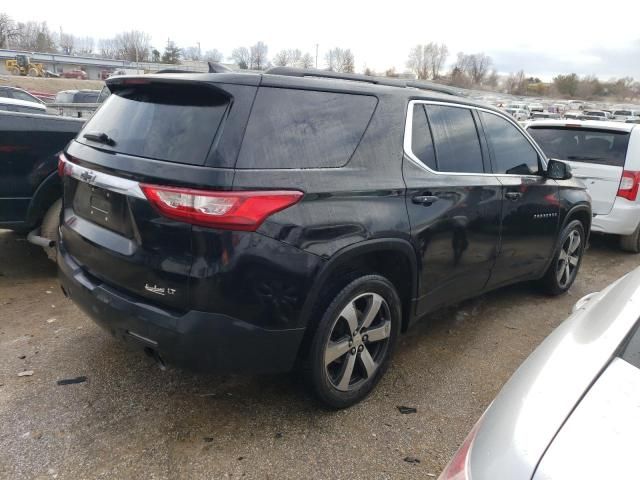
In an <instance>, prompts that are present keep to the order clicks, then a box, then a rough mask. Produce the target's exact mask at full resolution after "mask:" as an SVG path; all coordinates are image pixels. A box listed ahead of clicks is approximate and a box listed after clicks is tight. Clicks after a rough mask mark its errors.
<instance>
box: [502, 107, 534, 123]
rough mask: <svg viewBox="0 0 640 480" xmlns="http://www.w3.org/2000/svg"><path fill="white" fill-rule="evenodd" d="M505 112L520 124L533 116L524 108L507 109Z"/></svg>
mask: <svg viewBox="0 0 640 480" xmlns="http://www.w3.org/2000/svg"><path fill="white" fill-rule="evenodd" d="M504 111H505V112H507V113H509V114H510V115H511V116H512V117H513V118H515V119H516V120H517V121H518V122H524V121H526V120H528V119H529V117H530V116H531V114H530V113H529V112H528V111H527V110H523V109H522V108H515V107H506V108H505V109H504Z"/></svg>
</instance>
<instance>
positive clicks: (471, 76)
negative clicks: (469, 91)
mask: <svg viewBox="0 0 640 480" xmlns="http://www.w3.org/2000/svg"><path fill="white" fill-rule="evenodd" d="M492 64H493V62H492V60H491V57H489V56H488V55H485V54H484V53H473V54H470V55H467V54H465V53H463V52H460V53H458V58H457V60H456V63H455V65H454V66H453V69H452V73H453V72H454V71H455V72H456V74H457V76H458V77H459V78H462V77H464V76H466V77H468V82H470V84H471V85H482V83H484V81H485V79H486V77H487V74H488V73H489V69H490V68H491V65H492ZM457 85H460V83H457Z"/></svg>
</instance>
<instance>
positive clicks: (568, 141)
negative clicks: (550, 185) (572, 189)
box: [527, 120, 640, 253]
mask: <svg viewBox="0 0 640 480" xmlns="http://www.w3.org/2000/svg"><path fill="white" fill-rule="evenodd" d="M527 130H528V132H529V133H530V134H531V136H532V137H533V138H534V139H535V140H536V142H538V145H540V147H542V149H543V150H544V151H545V153H546V154H547V156H548V157H550V158H557V159H560V160H565V161H567V162H568V163H569V164H570V165H571V169H572V172H573V175H574V176H575V177H577V178H579V179H581V180H582V181H584V182H585V184H586V186H587V189H588V191H589V194H590V195H591V198H592V208H593V214H594V217H593V224H592V226H591V229H592V231H594V232H601V233H610V234H615V235H620V246H621V247H622V248H623V249H624V250H626V251H629V252H634V253H638V252H640V198H639V197H638V188H639V185H640V128H638V127H637V126H636V125H633V124H626V123H620V122H610V121H609V122H600V121H597V122H590V121H574V120H572V121H571V123H567V122H566V121H563V120H541V121H535V122H532V123H530V124H529V125H528V126H527Z"/></svg>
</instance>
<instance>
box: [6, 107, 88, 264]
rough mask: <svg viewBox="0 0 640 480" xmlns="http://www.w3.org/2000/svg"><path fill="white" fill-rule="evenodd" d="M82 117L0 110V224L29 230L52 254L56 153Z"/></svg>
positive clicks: (59, 193) (58, 184)
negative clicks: (78, 118)
mask: <svg viewBox="0 0 640 480" xmlns="http://www.w3.org/2000/svg"><path fill="white" fill-rule="evenodd" d="M82 125H83V121H82V120H77V119H74V118H62V117H55V116H53V115H45V114H31V113H15V112H3V111H0V228H2V229H10V230H15V231H17V232H19V233H25V234H26V233H29V236H28V239H29V240H30V241H32V242H33V243H36V244H38V245H41V246H44V247H45V249H46V251H47V254H48V255H49V257H50V258H52V259H54V258H55V252H56V250H55V248H52V247H51V245H52V243H53V242H55V239H56V234H57V231H58V218H59V217H60V205H61V199H60V197H61V196H62V184H61V182H60V177H59V176H58V174H57V172H56V167H57V165H58V154H59V153H60V152H61V151H62V149H64V147H65V146H66V145H67V143H69V141H71V140H72V139H73V137H75V136H76V134H77V133H78V131H80V128H82Z"/></svg>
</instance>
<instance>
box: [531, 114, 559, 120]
mask: <svg viewBox="0 0 640 480" xmlns="http://www.w3.org/2000/svg"><path fill="white" fill-rule="evenodd" d="M531 118H532V119H533V120H538V119H542V118H554V119H560V118H561V116H560V114H559V113H552V112H531Z"/></svg>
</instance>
